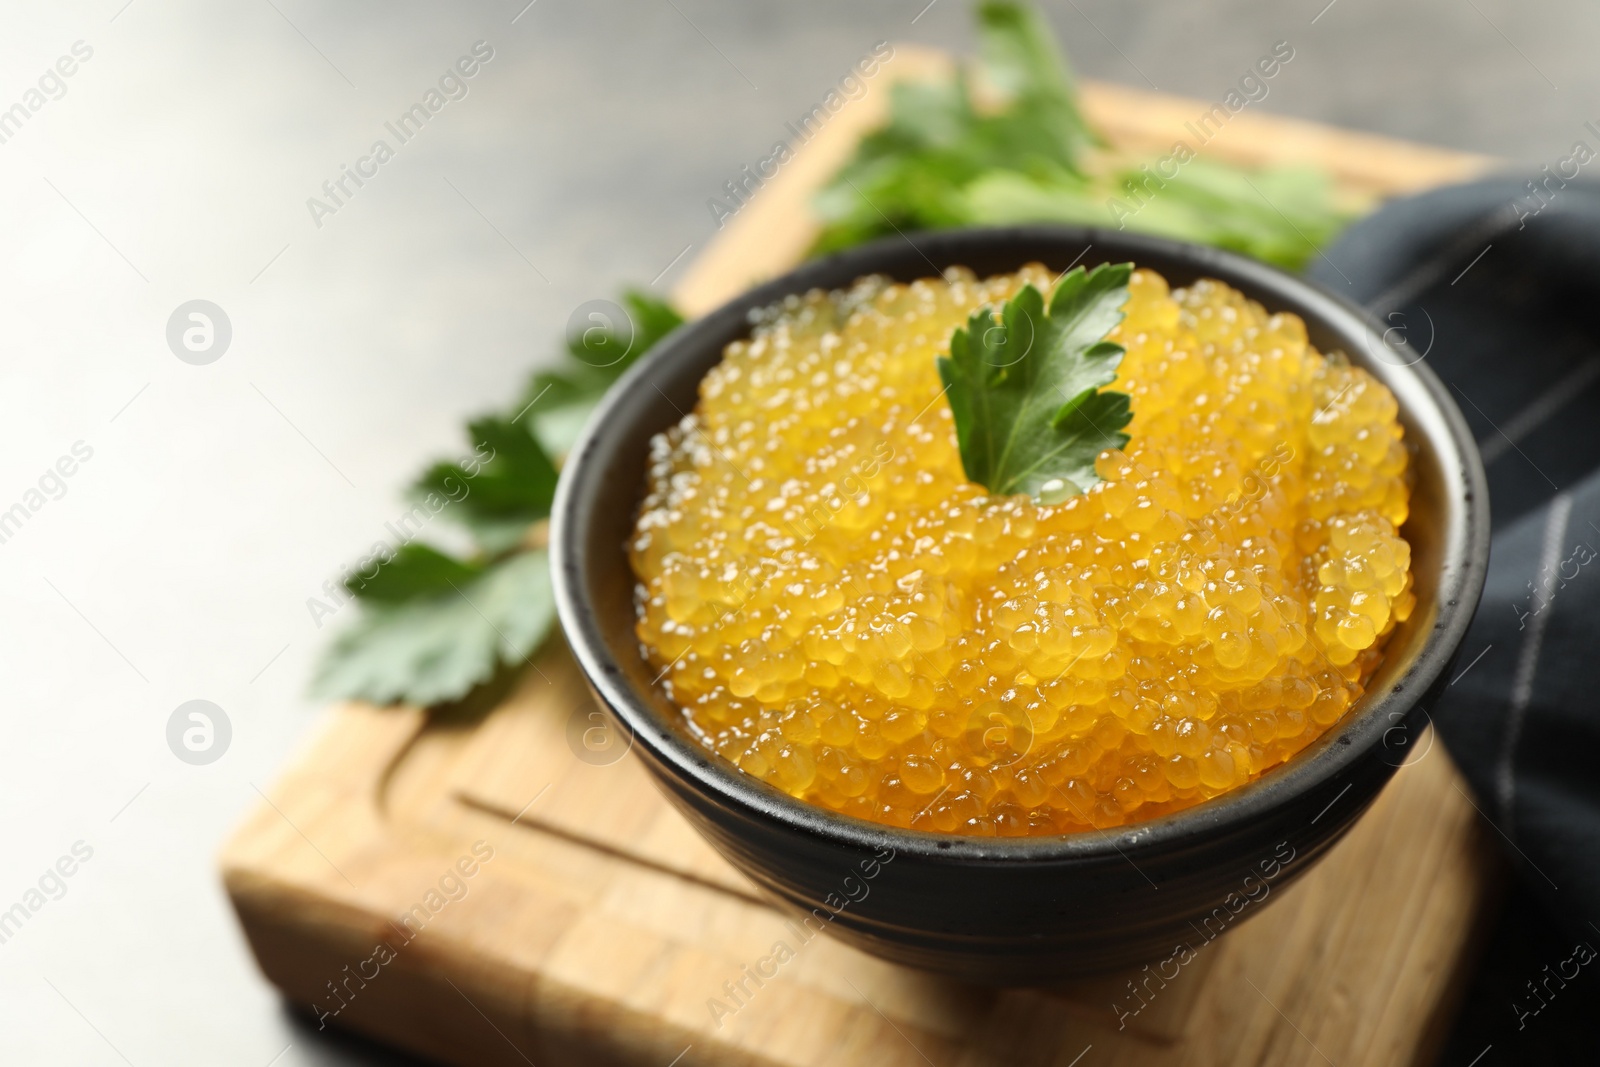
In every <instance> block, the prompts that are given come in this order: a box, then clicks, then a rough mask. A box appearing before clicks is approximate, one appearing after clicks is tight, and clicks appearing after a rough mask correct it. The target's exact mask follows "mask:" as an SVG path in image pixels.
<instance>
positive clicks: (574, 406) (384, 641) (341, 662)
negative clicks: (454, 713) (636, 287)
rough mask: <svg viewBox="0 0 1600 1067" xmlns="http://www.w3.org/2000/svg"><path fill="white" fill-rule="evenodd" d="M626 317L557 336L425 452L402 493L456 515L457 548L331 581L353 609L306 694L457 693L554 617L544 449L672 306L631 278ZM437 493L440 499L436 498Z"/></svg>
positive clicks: (563, 443) (506, 664) (448, 698)
mask: <svg viewBox="0 0 1600 1067" xmlns="http://www.w3.org/2000/svg"><path fill="white" fill-rule="evenodd" d="M622 302H623V305H624V307H625V318H626V322H620V323H618V322H606V321H603V320H602V321H599V322H596V323H595V324H594V325H592V326H590V327H588V328H586V329H585V330H583V331H582V332H581V333H579V334H578V336H576V337H571V338H568V341H567V352H566V358H565V359H564V360H563V361H562V363H561V365H560V366H559V367H557V368H556V369H554V370H547V371H540V372H539V373H537V374H534V375H533V377H532V379H531V380H530V381H529V383H528V387H527V390H526V391H525V393H524V395H523V397H522V399H521V400H520V401H519V402H518V404H517V406H516V408H514V409H513V411H514V414H505V415H502V414H495V415H485V416H483V417H481V418H477V419H473V420H472V421H471V422H469V423H468V424H467V432H468V437H469V439H470V441H471V443H472V445H473V455H472V458H470V459H467V460H463V461H462V462H459V463H456V462H437V463H433V464H431V465H430V466H429V467H428V468H427V469H426V470H425V471H423V473H422V474H421V475H420V476H418V478H417V479H416V480H415V481H414V482H413V483H412V486H411V496H412V497H413V499H415V500H418V501H427V502H428V507H429V510H430V511H436V512H437V514H439V515H440V516H441V517H444V518H447V519H449V520H451V521H453V522H455V523H456V524H457V525H459V526H461V527H463V528H464V529H465V530H466V532H467V534H468V535H469V538H470V541H471V543H472V549H471V551H469V552H468V553H466V554H465V555H463V556H454V555H451V554H449V553H447V552H445V551H444V550H442V549H440V548H436V547H434V546H431V545H427V544H424V543H422V542H421V541H406V542H404V543H402V544H400V545H398V546H394V547H392V548H390V549H389V550H388V552H387V553H386V554H385V555H383V556H381V557H380V558H379V559H377V560H376V561H373V564H372V565H370V566H368V567H367V568H366V569H365V570H359V569H355V568H352V570H351V571H350V572H349V577H348V578H347V579H346V580H345V583H344V584H345V589H346V590H347V591H348V592H349V593H351V594H352V595H353V596H354V597H355V598H356V599H357V600H358V601H359V602H360V605H361V616H360V618H359V619H357V620H356V622H355V623H354V625H352V626H349V627H348V628H346V629H345V630H343V631H342V632H341V633H340V634H338V636H337V637H335V639H334V640H333V641H332V642H331V643H330V644H329V645H328V646H327V648H326V649H325V650H324V653H323V656H322V659H321V661H320V662H319V664H318V666H317V669H316V674H315V677H314V680H313V683H312V689H313V692H314V693H315V694H316V695H318V696H323V697H328V698H334V699H342V700H366V701H370V702H372V703H375V704H413V705H418V706H422V707H427V706H431V705H435V704H442V703H449V702H453V701H457V700H460V699H462V698H463V697H465V696H466V695H467V694H468V693H469V692H471V691H472V690H473V689H474V688H475V687H477V686H480V685H482V684H484V683H485V682H488V681H490V680H491V679H493V678H495V676H496V675H497V673H499V672H504V671H506V670H509V669H512V668H515V667H517V666H520V665H521V664H522V663H523V662H524V661H525V660H527V659H528V657H529V656H531V655H532V654H533V653H534V652H535V651H536V650H537V649H538V647H539V646H540V645H541V644H542V643H543V642H544V639H545V637H546V636H547V635H548V634H549V632H550V629H551V626H552V625H553V623H554V622H555V604H554V600H553V598H552V594H551V587H550V562H549V557H548V555H547V553H546V552H545V550H544V548H543V545H542V540H543V538H542V526H543V523H544V520H546V519H548V518H549V516H550V505H551V502H552V501H553V500H554V499H555V490H556V478H557V473H556V464H555V462H554V460H553V459H552V455H559V454H561V453H563V452H565V451H566V450H567V448H568V447H570V445H571V443H572V440H573V438H574V436H575V435H576V432H577V430H578V428H579V427H581V425H582V423H583V421H584V419H585V418H586V417H587V415H588V413H589V411H590V409H591V408H593V406H594V405H595V403H596V402H597V401H598V400H599V399H600V396H601V395H602V394H603V393H604V392H605V391H606V389H607V388H609V387H610V385H611V383H612V382H614V381H616V380H617V378H618V377H620V376H621V375H622V372H623V371H625V370H627V369H628V367H630V366H632V365H633V363H634V362H635V361H636V360H638V358H639V357H640V356H642V355H643V354H644V353H645V352H647V351H649V350H650V349H651V348H652V347H653V346H654V345H655V344H656V342H657V341H659V340H660V339H661V338H662V337H664V336H666V334H668V333H670V332H671V331H672V330H673V329H674V328H675V327H676V326H678V324H679V323H681V322H682V321H683V319H682V317H681V316H680V315H679V314H678V313H677V312H676V311H674V310H673V309H672V307H671V306H669V305H668V304H665V303H663V302H661V301H659V300H656V299H654V298H652V297H649V296H647V295H645V294H643V293H639V292H629V293H626V294H624V295H623V298H622ZM442 501H444V502H448V503H441V502H442Z"/></svg>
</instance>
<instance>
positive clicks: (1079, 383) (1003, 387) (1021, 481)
mask: <svg viewBox="0 0 1600 1067" xmlns="http://www.w3.org/2000/svg"><path fill="white" fill-rule="evenodd" d="M1132 272H1133V264H1131V263H1119V264H1109V263H1108V264H1103V265H1101V266H1098V267H1096V268H1095V269H1094V270H1092V271H1085V270H1084V269H1083V268H1082V267H1078V268H1076V269H1074V270H1072V271H1071V272H1069V273H1068V274H1067V275H1066V276H1065V277H1063V278H1062V279H1061V281H1060V282H1059V283H1058V284H1057V285H1056V289H1055V293H1054V294H1053V295H1052V297H1051V299H1050V304H1049V307H1048V308H1046V306H1045V302H1044V297H1043V296H1042V295H1040V293H1039V290H1037V289H1035V288H1034V287H1033V286H1032V285H1025V286H1023V287H1022V289H1021V290H1019V291H1018V292H1017V294H1016V295H1015V296H1013V297H1012V298H1011V299H1010V300H1007V301H1006V302H1005V304H1004V305H1003V306H1002V307H1001V308H1000V316H999V320H998V321H996V318H995V312H994V309H993V308H988V307H985V308H981V309H980V310H978V311H976V312H974V313H973V315H972V316H971V318H969V319H968V320H967V325H966V326H965V327H963V328H958V329H957V330H956V331H955V332H954V333H953V334H952V335H951V337H950V353H949V355H948V356H941V357H940V358H939V376H940V378H942V379H943V381H944V384H945V395H946V397H947V398H948V400H949V402H950V410H951V412H952V414H954V416H955V423H956V438H957V441H958V443H959V445H960V450H961V465H962V467H963V469H964V470H965V471H966V475H967V478H968V479H970V480H971V481H974V482H977V483H978V484H980V485H982V486H984V487H985V488H987V489H988V490H989V491H990V492H993V493H999V494H1002V495H1010V494H1013V493H1027V494H1028V495H1029V496H1032V497H1035V498H1038V499H1040V500H1041V501H1042V502H1045V503H1055V502H1059V501H1060V500H1062V499H1065V498H1066V497H1068V496H1072V495H1075V494H1077V493H1079V492H1082V491H1083V490H1085V489H1087V488H1089V486H1091V485H1093V484H1094V483H1095V482H1097V481H1099V480H1100V479H1099V476H1098V475H1097V474H1096V473H1095V469H1094V461H1095V458H1096V457H1097V456H1099V454H1100V453H1101V451H1103V450H1104V449H1107V448H1121V447H1122V446H1123V445H1125V444H1127V443H1128V435H1127V434H1125V433H1122V432H1121V430H1122V428H1123V427H1124V426H1126V425H1127V424H1128V421H1129V420H1130V419H1131V418H1132V417H1133V413H1132V411H1131V410H1130V408H1129V406H1128V397H1127V395H1126V394H1124V393H1114V392H1103V391H1101V389H1100V387H1101V386H1103V385H1109V384H1110V383H1111V382H1112V381H1113V380H1115V378H1116V376H1117V366H1118V364H1120V363H1121V362H1122V353H1123V349H1122V346H1121V345H1118V344H1115V343H1113V342H1111V341H1107V340H1106V339H1105V338H1106V335H1107V334H1108V333H1110V332H1111V331H1112V330H1113V329H1114V328H1115V327H1116V326H1117V324H1118V323H1120V322H1121V321H1122V305H1123V304H1125V303H1127V300H1128V277H1129V275H1130V274H1131V273H1132Z"/></svg>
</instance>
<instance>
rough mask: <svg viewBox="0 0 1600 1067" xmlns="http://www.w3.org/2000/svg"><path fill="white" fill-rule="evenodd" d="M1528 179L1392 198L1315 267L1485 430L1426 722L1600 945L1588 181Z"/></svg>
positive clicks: (1597, 221)
mask: <svg viewBox="0 0 1600 1067" xmlns="http://www.w3.org/2000/svg"><path fill="white" fill-rule="evenodd" d="M1537 179H1538V181H1537V182H1534V183H1531V184H1530V182H1529V180H1528V179H1527V178H1526V177H1519V178H1503V179H1491V180H1487V181H1482V182H1476V183H1473V184H1469V185H1463V186H1455V187H1451V188H1446V189H1441V190H1437V191H1435V192H1431V193H1426V194H1423V195H1421V196H1417V197H1412V198H1408V199H1404V200H1399V201H1395V202H1392V203H1390V204H1388V205H1387V206H1385V207H1384V208H1383V209H1382V210H1380V211H1379V212H1377V213H1376V214H1375V215H1373V216H1371V217H1369V218H1367V219H1364V220H1362V221H1361V222H1358V223H1357V224H1356V225H1354V226H1352V227H1351V228H1350V230H1349V231H1347V233H1346V234H1345V236H1344V237H1343V238H1341V240H1340V241H1339V242H1338V244H1337V245H1336V246H1335V247H1334V248H1332V249H1330V250H1329V251H1328V253H1327V255H1326V256H1323V257H1319V258H1318V259H1317V260H1316V261H1314V262H1313V264H1312V265H1311V267H1310V268H1309V269H1308V271H1307V273H1308V274H1309V275H1310V276H1311V277H1313V278H1314V279H1316V280H1317V281H1319V282H1321V283H1323V284H1324V285H1325V286H1327V287H1328V288H1330V289H1332V290H1333V291H1335V292H1337V293H1339V294H1341V295H1343V296H1345V297H1346V298H1348V299H1350V300H1353V301H1354V302H1356V303H1358V304H1361V305H1363V306H1364V307H1366V308H1367V309H1368V310H1369V311H1370V312H1371V314H1372V315H1373V317H1374V319H1375V321H1376V323H1377V324H1378V327H1379V328H1380V329H1386V330H1388V331H1389V332H1388V335H1387V336H1388V339H1389V340H1390V341H1391V342H1392V343H1395V344H1397V345H1399V346H1400V348H1401V351H1402V352H1404V353H1406V354H1407V357H1408V358H1415V359H1422V360H1425V361H1426V362H1427V364H1428V366H1430V367H1432V368H1433V370H1434V371H1435V372H1436V373H1437V374H1438V375H1439V377H1440V378H1441V379H1443V380H1444V382H1445V383H1446V384H1447V385H1448V386H1449V387H1450V391H1451V393H1452V394H1453V395H1454V397H1455V400H1456V403H1457V404H1458V406H1459V407H1460V408H1461V411H1462V414H1463V415H1464V416H1465V417H1466V420H1467V423H1468V425H1469V426H1470V427H1471V428H1472V431H1473V433H1474V435H1475V436H1476V438H1477V441H1478V446H1479V449H1480V451H1481V453H1482V455H1483V460H1484V466H1485V468H1486V470H1487V471H1488V476H1489V490H1490V491H1489V497H1490V511H1491V514H1492V516H1493V528H1494V539H1493V547H1492V550H1491V554H1490V561H1489V576H1488V583H1487V586H1486V587H1485V589H1484V593H1483V600H1482V603H1481V604H1480V606H1479V608H1478V612H1477V615H1476V617H1475V619H1474V621H1473V624H1472V629H1471V632H1470V633H1469V635H1468V637H1467V640H1466V644H1465V645H1464V646H1463V648H1462V652H1461V658H1460V660H1459V662H1458V663H1457V665H1456V667H1455V677H1454V680H1453V681H1452V682H1451V684H1450V686H1449V687H1448V688H1447V689H1446V690H1445V694H1444V697H1443V698H1442V699H1441V701H1440V702H1439V705H1438V706H1437V707H1436V708H1435V710H1434V712H1433V719H1434V722H1435V724H1436V726H1437V727H1438V730H1439V733H1440V735H1441V736H1442V738H1443V740H1444V742H1445V744H1446V745H1447V747H1448V749H1449V751H1450V753H1451V755H1452V756H1453V757H1454V758H1455V760H1456V762H1457V763H1458V764H1459V765H1460V766H1461V769H1462V771H1463V772H1464V773H1465V774H1466V777H1467V779H1468V780H1469V781H1470V782H1471V784H1472V788H1473V789H1474V791H1475V792H1476V794H1477V797H1476V799H1477V803H1478V806H1479V808H1480V810H1481V811H1482V812H1483V813H1484V815H1485V816H1486V817H1487V818H1488V819H1489V820H1490V821H1491V822H1492V823H1493V825H1494V827H1495V829H1496V830H1497V831H1498V832H1499V840H1500V842H1501V844H1502V845H1504V846H1505V850H1506V853H1507V855H1508V856H1509V857H1510V859H1511V860H1512V862H1513V864H1514V865H1515V867H1516V869H1517V870H1518V872H1519V874H1520V877H1521V879H1522V882H1523V885H1524V886H1525V888H1526V890H1527V891H1528V892H1529V893H1530V894H1531V895H1532V896H1533V897H1535V898H1536V899H1537V900H1539V901H1540V902H1541V903H1542V904H1543V905H1544V907H1545V908H1546V909H1547V910H1548V912H1549V913H1550V915H1551V917H1552V918H1553V919H1555V920H1556V921H1557V922H1558V923H1559V924H1560V925H1561V926H1562V927H1563V928H1564V929H1565V930H1566V931H1567V933H1568V936H1570V937H1575V938H1580V939H1582V940H1586V941H1589V942H1590V943H1591V944H1595V945H1600V927H1597V926H1596V925H1592V924H1600V677H1597V675H1600V316H1597V310H1600V185H1596V184H1589V183H1582V182H1575V181H1569V182H1566V183H1565V184H1562V183H1561V180H1560V178H1559V177H1558V176H1547V174H1546V173H1545V172H1543V171H1541V172H1540V173H1539V174H1538V175H1537ZM1591 686H1593V687H1594V688H1591Z"/></svg>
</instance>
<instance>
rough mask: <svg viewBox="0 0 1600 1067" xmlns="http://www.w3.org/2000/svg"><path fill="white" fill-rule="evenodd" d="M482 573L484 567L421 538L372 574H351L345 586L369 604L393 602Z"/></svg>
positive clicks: (431, 592) (443, 588)
mask: <svg viewBox="0 0 1600 1067" xmlns="http://www.w3.org/2000/svg"><path fill="white" fill-rule="evenodd" d="M482 573H483V568H482V567H481V566H479V565H477V564H474V563H463V562H462V561H461V560H458V559H456V558H455V557H454V556H447V555H445V554H444V553H443V552H440V551H439V550H438V549H436V548H432V547H430V546H428V545H425V544H423V543H422V542H420V541H409V542H407V543H406V544H403V545H401V546H400V547H399V548H398V549H396V550H395V553H394V555H393V556H391V557H390V558H389V559H387V560H385V561H384V562H383V563H381V564H380V565H379V566H378V567H377V568H376V569H375V570H374V573H373V574H372V575H371V576H368V575H364V574H361V573H352V574H351V575H350V577H349V578H347V579H345V583H344V587H345V589H347V590H349V591H350V592H351V593H352V594H354V595H355V596H356V597H357V598H359V599H360V600H363V601H366V602H369V603H374V604H396V603H399V602H400V601H402V600H414V599H416V598H418V597H425V596H433V595H436V594H439V593H445V592H449V591H450V589H451V588H452V587H453V586H463V585H469V584H471V583H472V582H473V581H474V580H475V579H476V578H477V577H478V576H479V575H480V574H482Z"/></svg>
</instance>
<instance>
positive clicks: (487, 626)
mask: <svg viewBox="0 0 1600 1067" xmlns="http://www.w3.org/2000/svg"><path fill="white" fill-rule="evenodd" d="M387 566H390V565H386V568H387ZM380 573H382V572H381V571H380ZM446 586H447V590H448V591H447V592H443V593H438V594H435V595H432V596H426V597H420V598H414V599H409V600H405V601H403V602H400V603H390V604H376V603H368V604H366V605H365V607H364V609H363V612H362V615H361V618H360V619H358V620H357V621H356V623H355V624H354V625H353V626H351V627H350V628H349V629H347V630H345V631H343V632H342V633H341V634H339V636H338V637H337V638H335V639H334V641H333V643H332V644H331V645H329V646H328V648H327V650H326V651H325V653H324V655H323V657H322V660H321V662H320V663H319V664H318V668H317V675H316V678H315V680H314V682H313V683H312V688H313V692H314V693H315V694H316V695H318V696H321V697H326V698H331V699H339V700H365V701H369V702H371V703H374V704H394V703H404V704H413V705H416V706H418V707H429V706H431V705H434V704H441V703H445V702H447V701H452V700H458V699H460V698H461V697H464V696H466V695H467V693H468V692H470V691H471V690H472V688H473V687H474V686H476V685H479V684H481V683H483V682H486V681H488V680H489V679H490V678H492V677H493V676H494V674H495V671H496V670H498V669H500V668H501V667H512V666H516V665H518V664H520V663H522V662H523V661H524V660H526V659H527V658H528V656H530V655H531V654H532V653H533V651H534V650H535V649H536V648H538V647H539V645H540V644H541V643H542V642H543V641H544V639H545V636H546V635H547V634H548V633H549V632H550V627H551V625H552V624H553V623H554V621H555V597H554V595H553V594H552V592H551V587H550V563H549V559H548V558H547V556H546V554H545V553H544V552H540V551H531V552H523V553H520V554H518V555H515V556H511V557H509V558H507V559H505V560H503V561H501V562H499V563H496V564H493V565H492V566H490V567H488V568H487V569H486V570H484V571H483V572H482V573H480V574H479V575H478V576H477V577H476V578H475V579H473V580H472V581H470V582H467V583H459V582H457V583H453V584H452V583H451V582H447V583H446Z"/></svg>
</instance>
